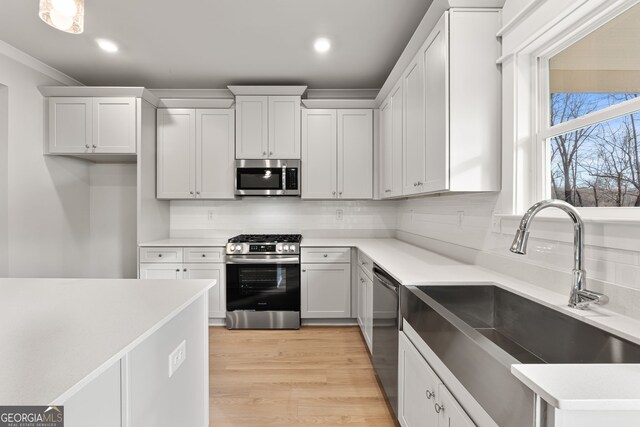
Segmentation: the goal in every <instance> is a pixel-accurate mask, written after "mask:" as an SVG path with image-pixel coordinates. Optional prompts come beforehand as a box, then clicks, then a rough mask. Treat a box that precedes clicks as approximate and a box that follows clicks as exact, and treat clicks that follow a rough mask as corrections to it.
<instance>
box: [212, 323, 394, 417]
mask: <svg viewBox="0 0 640 427" xmlns="http://www.w3.org/2000/svg"><path fill="white" fill-rule="evenodd" d="M209 354H210V359H209V368H210V374H209V375H210V386H209V387H210V420H211V422H210V425H211V426H212V427H227V426H234V427H245V426H256V427H257V426H260V427H265V426H282V427H286V426H292V427H293V426H296V427H303V426H304V427H306V426H309V427H318V426H342V425H347V426H350V427H359V426H362V427H364V426H367V427H387V426H388V427H393V426H396V425H397V424H396V423H395V422H394V420H393V416H392V415H391V413H390V409H389V408H388V407H387V405H386V403H385V401H384V397H383V395H382V392H381V390H380V389H379V387H378V383H377V381H376V379H375V375H374V371H373V367H372V366H371V362H370V358H369V355H368V352H367V349H366V347H365V344H364V341H363V340H362V337H361V336H360V331H359V328H358V327H333V328H329V327H306V328H305V327H303V328H302V329H300V330H299V331H228V330H226V329H225V328H220V327H215V328H214V327H212V328H209Z"/></svg>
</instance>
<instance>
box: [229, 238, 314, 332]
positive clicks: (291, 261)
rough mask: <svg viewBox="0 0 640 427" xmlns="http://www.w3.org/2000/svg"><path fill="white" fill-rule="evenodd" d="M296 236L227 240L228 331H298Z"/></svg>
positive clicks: (298, 305) (297, 252) (298, 271)
mask: <svg viewBox="0 0 640 427" xmlns="http://www.w3.org/2000/svg"><path fill="white" fill-rule="evenodd" d="M301 240H302V236H301V235H300V234H241V235H239V236H236V237H233V238H231V239H229V242H228V243H227V247H226V264H227V328H228V329H299V328H300V241H301Z"/></svg>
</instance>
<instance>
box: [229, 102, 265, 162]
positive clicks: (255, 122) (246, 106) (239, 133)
mask: <svg viewBox="0 0 640 427" xmlns="http://www.w3.org/2000/svg"><path fill="white" fill-rule="evenodd" d="M268 108H269V97H268V96H237V97H236V114H237V115H238V117H237V118H238V120H237V121H236V158H238V159H266V158H267V156H268V154H269V153H268V150H269V147H268V142H267V141H268V140H267V138H268V134H267V132H268V117H269V116H268Z"/></svg>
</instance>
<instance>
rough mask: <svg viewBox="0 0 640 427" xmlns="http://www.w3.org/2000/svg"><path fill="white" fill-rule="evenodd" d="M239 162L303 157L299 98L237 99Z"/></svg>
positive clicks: (251, 97) (254, 97)
mask: <svg viewBox="0 0 640 427" xmlns="http://www.w3.org/2000/svg"><path fill="white" fill-rule="evenodd" d="M236 112H237V120H236V158H237V159H269V158H271V159H299V158H300V96H245V95H243V96H236Z"/></svg>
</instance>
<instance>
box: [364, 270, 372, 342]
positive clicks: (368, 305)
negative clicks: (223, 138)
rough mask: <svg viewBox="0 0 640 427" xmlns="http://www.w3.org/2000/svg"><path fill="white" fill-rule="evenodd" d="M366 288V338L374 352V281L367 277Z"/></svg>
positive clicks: (365, 280) (365, 279)
mask: <svg viewBox="0 0 640 427" xmlns="http://www.w3.org/2000/svg"><path fill="white" fill-rule="evenodd" d="M364 287H365V293H364V297H365V298H364V338H365V340H366V341H367V345H368V346H369V352H371V351H372V350H373V349H372V347H373V280H371V279H370V278H369V277H367V276H365V278H364Z"/></svg>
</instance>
